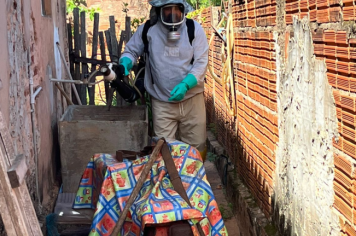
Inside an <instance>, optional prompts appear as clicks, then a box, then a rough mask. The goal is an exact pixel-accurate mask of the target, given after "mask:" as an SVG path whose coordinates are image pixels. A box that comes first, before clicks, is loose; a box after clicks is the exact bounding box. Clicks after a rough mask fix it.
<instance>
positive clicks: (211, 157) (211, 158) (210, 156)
mask: <svg viewBox="0 0 356 236" xmlns="http://www.w3.org/2000/svg"><path fill="white" fill-rule="evenodd" d="M217 158H218V155H216V154H215V153H212V152H208V154H207V159H208V161H210V162H214V161H216V159H217Z"/></svg>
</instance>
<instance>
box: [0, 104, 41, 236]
mask: <svg viewBox="0 0 356 236" xmlns="http://www.w3.org/2000/svg"><path fill="white" fill-rule="evenodd" d="M0 136H1V139H0V214H1V216H2V217H1V218H2V220H3V223H4V226H5V230H6V233H7V235H9V236H20V235H21V236H37V235H38V236H41V235H43V234H42V231H41V228H40V225H39V223H38V219H37V216H36V212H35V209H34V207H33V205H32V200H31V197H30V194H29V192H28V189H27V185H26V184H22V185H20V186H19V187H17V188H15V189H12V187H11V184H10V181H9V178H8V176H7V169H8V168H9V166H11V165H12V164H13V161H14V159H15V157H16V155H15V152H14V148H13V144H12V139H11V136H10V133H9V131H8V129H7V126H6V124H5V121H4V119H3V117H2V113H1V111H0Z"/></svg>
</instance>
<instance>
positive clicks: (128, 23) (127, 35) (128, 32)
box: [125, 16, 131, 43]
mask: <svg viewBox="0 0 356 236" xmlns="http://www.w3.org/2000/svg"><path fill="white" fill-rule="evenodd" d="M130 38H131V17H129V16H126V17H125V43H127V42H128V41H129V40H130Z"/></svg>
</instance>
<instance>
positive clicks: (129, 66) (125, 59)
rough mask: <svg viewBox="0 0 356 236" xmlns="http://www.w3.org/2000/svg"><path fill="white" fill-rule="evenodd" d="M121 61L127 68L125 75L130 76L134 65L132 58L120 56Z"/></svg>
mask: <svg viewBox="0 0 356 236" xmlns="http://www.w3.org/2000/svg"><path fill="white" fill-rule="evenodd" d="M119 63H120V65H122V66H123V67H124V68H125V76H128V75H129V73H130V70H131V69H132V66H133V65H132V61H131V59H130V58H128V57H122V58H120V61H119Z"/></svg>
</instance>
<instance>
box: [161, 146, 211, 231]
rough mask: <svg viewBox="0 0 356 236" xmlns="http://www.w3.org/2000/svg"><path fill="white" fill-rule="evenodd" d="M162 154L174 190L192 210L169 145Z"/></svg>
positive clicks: (163, 148)
mask: <svg viewBox="0 0 356 236" xmlns="http://www.w3.org/2000/svg"><path fill="white" fill-rule="evenodd" d="M161 154H162V157H163V160H164V164H165V166H166V168H167V171H168V174H169V178H170V180H171V183H172V185H173V188H174V190H175V191H176V192H177V193H178V194H179V195H180V196H181V198H183V199H184V201H186V202H187V204H188V205H189V206H190V207H191V208H192V204H191V203H190V201H189V197H188V195H187V192H186V191H185V188H184V186H183V183H182V180H181V178H180V175H179V173H178V171H177V168H176V165H175V164H174V160H173V158H172V154H171V151H170V150H169V147H168V144H167V143H164V144H163V145H162V148H161ZM196 226H197V228H198V231H199V234H200V236H204V235H205V234H204V232H203V229H202V228H201V225H200V223H197V224H196Z"/></svg>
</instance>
